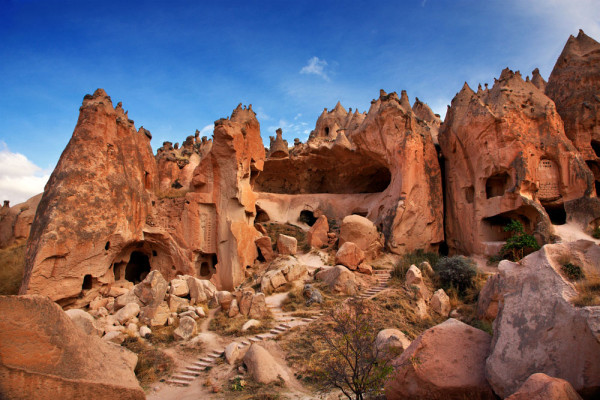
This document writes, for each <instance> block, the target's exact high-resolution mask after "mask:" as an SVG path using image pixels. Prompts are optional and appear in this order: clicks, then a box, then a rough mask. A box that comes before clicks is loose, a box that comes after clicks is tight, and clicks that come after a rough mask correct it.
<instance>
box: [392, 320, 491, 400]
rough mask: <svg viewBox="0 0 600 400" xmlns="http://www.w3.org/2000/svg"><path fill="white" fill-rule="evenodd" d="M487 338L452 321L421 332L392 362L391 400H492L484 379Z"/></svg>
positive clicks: (484, 334)
mask: <svg viewBox="0 0 600 400" xmlns="http://www.w3.org/2000/svg"><path fill="white" fill-rule="evenodd" d="M491 339H492V338H491V337H490V335H488V334H487V333H485V332H483V331H481V330H479V329H475V328H473V327H471V326H469V325H467V324H464V323H462V322H460V321H458V320H455V319H453V318H451V319H449V320H447V321H446V322H444V323H442V324H440V325H437V326H434V327H433V328H430V329H428V330H426V331H425V332H423V333H422V334H421V336H419V337H418V338H416V339H415V340H414V341H413V342H412V343H411V345H410V346H409V347H408V348H407V349H406V350H405V351H404V352H403V353H402V355H401V356H400V357H398V358H397V359H396V360H395V361H394V367H395V372H394V373H393V375H392V377H391V378H390V379H389V380H388V382H387V383H386V385H385V395H386V397H387V399H388V400H394V399H445V400H452V399H457V400H458V399H461V400H462V399H495V396H494V393H493V392H492V388H491V387H490V385H489V384H488V383H487V381H486V379H485V358H486V357H487V355H488V350H489V347H490V341H491Z"/></svg>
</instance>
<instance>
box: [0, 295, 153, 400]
mask: <svg viewBox="0 0 600 400" xmlns="http://www.w3.org/2000/svg"><path fill="white" fill-rule="evenodd" d="M0 313H1V314H2V318H0V360H1V361H0V393H2V395H3V396H4V397H6V398H10V399H23V400H25V399H40V400H45V399H48V400H50V399H56V398H57V394H60V397H61V398H65V399H67V398H70V399H75V398H80V399H83V398H89V399H107V400H108V399H111V400H112V399H115V398H119V399H145V398H146V396H145V394H144V391H143V390H142V388H141V387H140V385H139V383H138V381H137V379H136V377H135V375H134V373H133V369H134V367H135V364H136V362H137V357H136V356H135V354H133V353H131V352H130V351H128V350H126V349H124V348H121V347H115V346H114V345H110V344H108V343H105V342H104V341H103V340H102V339H100V338H99V337H97V336H94V335H88V334H86V333H84V332H83V331H81V330H80V329H79V328H77V327H76V326H75V324H74V323H73V322H72V321H71V320H70V319H69V317H68V316H67V315H66V314H65V313H64V312H63V311H62V310H61V309H60V307H58V306H57V305H56V304H55V303H53V302H52V301H50V300H49V299H47V298H44V297H42V296H0Z"/></svg>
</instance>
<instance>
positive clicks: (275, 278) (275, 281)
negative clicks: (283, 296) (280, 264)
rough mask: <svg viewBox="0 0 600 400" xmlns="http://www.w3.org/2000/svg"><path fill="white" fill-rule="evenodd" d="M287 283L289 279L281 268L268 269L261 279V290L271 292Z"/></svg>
mask: <svg viewBox="0 0 600 400" xmlns="http://www.w3.org/2000/svg"><path fill="white" fill-rule="evenodd" d="M286 283H287V280H286V279H285V275H283V272H282V271H281V270H274V271H273V270H272V271H267V272H266V273H265V274H264V275H263V277H262V279H261V281H260V290H261V291H262V292H263V293H267V294H269V293H271V292H272V291H273V290H275V289H277V288H279V287H281V286H283V285H285V284H286Z"/></svg>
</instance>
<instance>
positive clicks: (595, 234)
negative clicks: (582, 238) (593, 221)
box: [592, 226, 600, 239]
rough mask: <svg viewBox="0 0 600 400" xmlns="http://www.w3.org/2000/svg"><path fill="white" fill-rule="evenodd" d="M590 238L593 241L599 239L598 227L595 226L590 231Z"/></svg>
mask: <svg viewBox="0 0 600 400" xmlns="http://www.w3.org/2000/svg"><path fill="white" fill-rule="evenodd" d="M592 237H593V238H595V239H600V226H597V227H595V228H594V230H593V231H592Z"/></svg>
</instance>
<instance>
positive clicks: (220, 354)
mask: <svg viewBox="0 0 600 400" xmlns="http://www.w3.org/2000/svg"><path fill="white" fill-rule="evenodd" d="M223 352H224V350H215V351H213V352H212V353H210V354H209V356H210V357H221V356H222V355H223Z"/></svg>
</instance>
